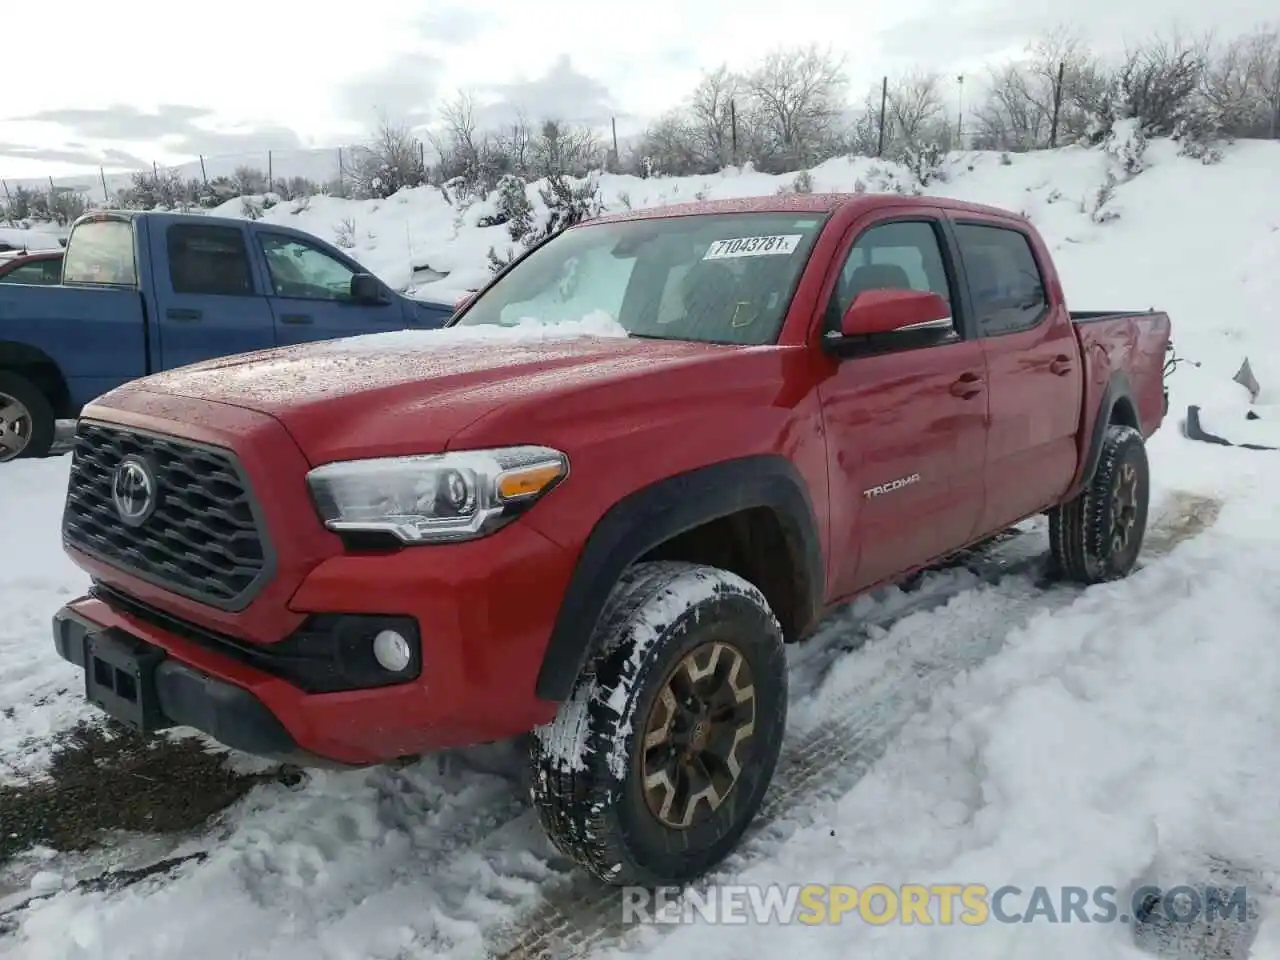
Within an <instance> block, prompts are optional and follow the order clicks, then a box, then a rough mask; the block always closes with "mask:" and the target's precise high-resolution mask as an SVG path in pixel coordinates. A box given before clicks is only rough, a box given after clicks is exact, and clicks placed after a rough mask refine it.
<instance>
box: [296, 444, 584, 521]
mask: <svg viewBox="0 0 1280 960" xmlns="http://www.w3.org/2000/svg"><path fill="white" fill-rule="evenodd" d="M568 473H569V458H568V457H566V456H565V455H564V454H563V453H561V452H560V451H559V450H552V449H550V448H549V447H506V448H503V449H500V450H468V451H459V452H457V453H441V454H432V455H429V456H421V457H388V458H385V459H377V460H347V461H344V462H341V463H329V464H326V465H325V466H323V467H317V468H316V469H314V470H312V471H311V472H310V473H308V474H307V484H308V485H309V486H310V487H311V494H312V496H313V497H314V499H315V502H316V508H317V510H319V512H320V518H321V519H322V520H323V521H324V525H325V526H326V527H328V528H329V529H330V530H332V531H334V532H335V533H383V534H389V535H391V536H393V537H395V538H396V539H397V540H399V541H401V542H402V543H447V542H450V541H457V540H472V539H475V538H477V537H482V536H485V535H486V534H489V533H492V532H493V531H495V530H497V529H498V528H499V527H502V526H505V525H506V524H507V523H509V522H511V521H512V520H514V519H515V518H516V517H517V516H519V515H520V514H521V513H523V512H524V511H525V510H526V509H528V508H529V507H530V506H531V505H532V504H533V503H534V502H535V501H537V500H538V498H539V497H541V496H543V495H544V494H545V493H547V491H549V490H551V489H552V488H553V487H554V486H556V484H558V483H559V482H560V481H561V480H563V479H564V478H565V477H566V476H567V475H568Z"/></svg>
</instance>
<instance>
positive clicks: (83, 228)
mask: <svg viewBox="0 0 1280 960" xmlns="http://www.w3.org/2000/svg"><path fill="white" fill-rule="evenodd" d="M453 312H454V305H453V304H445V303H432V302H428V301H424V300H414V299H411V298H409V297H406V296H404V295H402V294H400V293H398V292H396V291H395V290H392V289H391V288H390V287H388V286H387V285H386V284H385V283H383V282H382V281H381V280H379V279H377V278H376V277H374V276H373V275H372V274H370V273H368V272H367V271H365V270H364V269H363V268H362V267H361V266H360V265H359V264H358V263H356V262H355V261H354V260H352V259H351V258H350V257H347V256H346V255H344V254H343V253H342V252H341V251H339V250H337V249H336V248H334V247H331V246H329V245H328V244H326V243H324V242H323V241H322V240H320V239H319V238H317V237H315V236H313V235H311V234H308V233H304V232H302V231H299V230H291V229H289V228H288V227H283V226H280V225H278V224H274V223H265V222H263V221H250V220H236V219H231V218H223V217H208V216H202V215H198V214H192V215H184V214H175V213H151V212H146V213H144V212H136V211H125V210H112V211H104V212H97V213H91V214H87V215H85V216H83V217H81V218H80V219H79V220H77V221H76V222H75V224H74V225H73V226H72V229H71V237H70V239H69V240H68V242H67V248H66V253H65V254H64V256H63V262H62V282H61V283H60V284H57V285H48V286H27V285H20V284H0V463H2V462H4V461H6V460H13V459H16V458H17V457H40V456H45V455H46V454H47V453H48V452H49V449H50V447H51V446H52V445H53V441H54V427H55V421H56V420H58V419H63V418H70V417H75V416H77V415H78V414H79V412H80V409H81V408H82V407H83V406H84V405H85V404H86V403H87V402H88V401H90V400H92V399H93V398H94V397H97V396H99V395H101V394H103V393H105V392H106V391H108V390H111V389H113V388H115V387H117V386H119V385H120V384H122V383H125V382H127V381H129V380H133V379H136V378H138V377H141V376H145V375H147V374H149V373H155V372H158V371H161V370H169V369H172V368H173V367H180V366H184V365H186V364H189V363H196V362H197V361H200V360H209V359H212V358H214V357H224V356H229V355H231V354H237V353H247V352H249V351H252V350H261V349H265V348H269V347H276V346H285V345H288V344H294V343H303V342H305V341H308V340H329V339H334V338H337V337H347V336H353V335H357V334H364V333H380V332H383V331H387V330H403V329H411V328H421V329H434V328H437V327H441V326H443V325H444V323H445V321H446V320H448V319H449V317H450V316H451V315H452V314H453Z"/></svg>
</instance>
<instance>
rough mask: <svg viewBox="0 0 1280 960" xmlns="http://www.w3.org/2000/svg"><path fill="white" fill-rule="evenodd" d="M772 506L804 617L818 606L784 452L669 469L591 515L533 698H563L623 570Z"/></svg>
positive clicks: (793, 477)
mask: <svg viewBox="0 0 1280 960" xmlns="http://www.w3.org/2000/svg"><path fill="white" fill-rule="evenodd" d="M759 507H764V508H767V509H770V510H772V511H773V512H774V513H775V515H776V516H777V518H778V520H779V522H780V523H781V525H782V528H783V531H784V534H785V535H786V537H787V541H788V543H789V544H790V545H791V550H792V554H793V555H792V558H791V559H792V562H793V563H795V564H796V565H797V569H796V573H797V575H798V576H799V578H800V580H801V582H800V589H801V591H802V592H801V597H802V598H804V599H807V601H808V610H807V611H806V613H808V614H809V617H807V618H803V619H806V620H807V621H809V622H811V621H812V620H813V619H816V616H817V614H818V612H819V611H820V610H821V608H822V603H823V596H824V593H825V583H826V576H825V573H824V564H823V554H822V544H821V540H820V539H819V535H818V524H817V520H816V519H815V516H814V511H813V505H812V503H811V502H810V500H809V495H808V491H807V487H806V485H805V483H804V480H803V479H802V478H801V476H800V474H799V472H798V471H797V470H796V468H795V467H794V466H793V465H792V464H791V462H790V461H789V460H787V459H786V458H785V457H781V456H776V455H769V454H764V455H758V456H748V457H743V458H739V459H734V460H729V461H725V462H723V463H717V464H713V465H711V466H707V467H700V468H697V469H694V470H690V471H688V472H685V473H680V474H676V475H675V476H673V477H667V478H665V479H663V480H659V481H657V482H655V483H653V484H650V485H649V486H646V487H642V488H641V489H639V490H637V491H635V492H634V493H631V494H628V495H627V496H626V497H624V498H623V499H622V500H620V501H619V502H618V503H616V504H614V506H612V507H611V508H610V509H609V510H608V511H606V512H605V514H604V515H603V516H602V517H601V518H600V519H599V520H598V521H597V522H596V525H595V526H594V528H593V529H592V531H591V534H590V536H588V538H587V542H586V545H585V546H584V547H583V550H582V553H581V555H580V556H579V558H578V563H577V566H576V567H575V568H574V572H573V577H572V579H571V580H570V581H569V586H568V589H567V590H566V591H565V594H564V598H563V599H562V600H561V603H560V612H559V614H558V615H557V617H556V622H555V626H554V627H553V628H552V631H551V637H550V639H549V641H548V643H547V649H546V652H545V653H544V654H543V658H542V667H541V668H540V670H539V671H538V678H537V684H536V687H535V692H536V695H537V696H538V698H539V699H542V700H550V701H555V702H563V701H564V700H567V699H568V697H569V695H570V694H571V693H572V691H573V686H574V684H575V683H576V682H577V679H578V675H579V673H580V672H581V670H582V667H583V665H584V664H585V663H586V661H587V657H588V655H589V654H590V650H589V646H590V644H591V638H592V633H593V631H594V628H595V624H596V621H597V620H598V619H599V617H600V614H601V611H602V610H603V609H604V605H605V602H606V601H607V600H608V598H609V594H610V592H611V591H612V589H613V586H614V584H615V583H617V581H618V578H619V577H620V576H621V575H622V572H623V571H624V570H625V569H626V568H627V567H629V566H630V565H631V564H633V563H635V561H636V560H638V559H639V558H640V557H642V556H644V555H645V554H646V553H648V552H649V551H651V550H652V549H654V548H655V547H657V546H659V545H660V544H662V543H665V542H666V541H668V540H670V539H671V538H673V537H675V536H677V535H679V534H681V533H684V532H686V531H688V530H692V529H694V528H695V527H698V526H701V525H702V524H704V523H708V522H710V521H713V520H718V519H721V518H723V517H727V516H730V515H732V514H735V513H739V512H741V511H743V510H749V509H751V508H759Z"/></svg>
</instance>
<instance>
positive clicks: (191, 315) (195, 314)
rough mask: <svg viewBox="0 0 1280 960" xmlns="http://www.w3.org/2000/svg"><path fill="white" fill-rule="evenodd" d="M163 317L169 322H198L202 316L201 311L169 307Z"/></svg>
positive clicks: (202, 312)
mask: <svg viewBox="0 0 1280 960" xmlns="http://www.w3.org/2000/svg"><path fill="white" fill-rule="evenodd" d="M164 315H165V316H166V317H168V318H169V319H170V320H199V319H200V318H201V317H203V316H204V311H203V310H186V309H182V308H179V307H170V308H169V309H168V310H166V311H165V312H164Z"/></svg>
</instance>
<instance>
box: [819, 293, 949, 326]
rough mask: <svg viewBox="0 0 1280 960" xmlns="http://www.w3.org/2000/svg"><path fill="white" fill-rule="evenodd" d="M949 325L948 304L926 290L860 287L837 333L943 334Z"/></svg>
mask: <svg viewBox="0 0 1280 960" xmlns="http://www.w3.org/2000/svg"><path fill="white" fill-rule="evenodd" d="M952 328H953V325H952V320H951V306H950V304H948V303H947V301H946V300H944V299H943V298H942V297H940V296H938V294H936V293H931V292H929V291H928V290H900V289H881V290H863V291H862V292H861V293H860V294H858V295H857V296H856V297H855V298H854V300H853V303H851V304H850V305H849V309H848V310H846V311H845V314H844V317H843V318H842V319H841V322H840V333H841V334H842V335H844V336H846V337H866V336H871V335H873V334H877V333H897V332H903V333H906V332H908V331H917V330H918V331H929V330H932V331H936V332H938V333H945V332H947V331H949V330H951V329H952Z"/></svg>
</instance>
